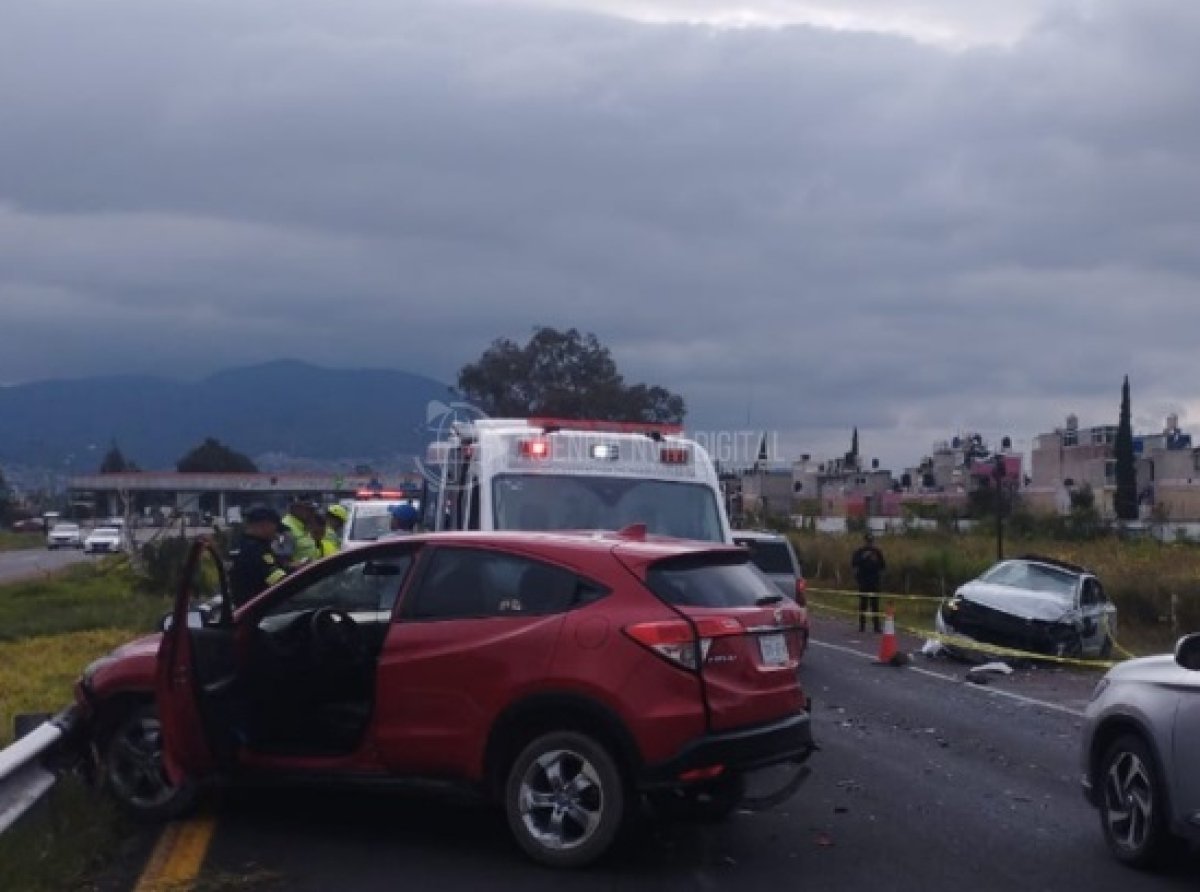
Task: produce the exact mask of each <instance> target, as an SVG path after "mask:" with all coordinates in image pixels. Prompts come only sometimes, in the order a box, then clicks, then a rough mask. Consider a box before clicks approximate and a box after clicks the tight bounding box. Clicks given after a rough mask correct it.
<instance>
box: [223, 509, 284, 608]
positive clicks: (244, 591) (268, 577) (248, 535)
mask: <svg viewBox="0 0 1200 892" xmlns="http://www.w3.org/2000/svg"><path fill="white" fill-rule="evenodd" d="M242 524H243V526H242V539H241V542H240V543H239V547H238V550H237V553H236V554H235V555H234V558H233V565H232V567H231V568H230V570H229V598H230V600H232V601H233V606H234V607H241V606H242V605H243V604H245V603H246V602H247V601H249V600H251V599H253V598H254V597H255V596H256V595H258V593H259V592H261V591H263V590H264V589H267V588H270V587H271V586H273V585H275V583H277V582H279V581H280V580H281V579H283V577H285V576H287V570H286V569H285V568H284V566H283V564H282V563H280V560H279V558H277V557H276V556H275V552H274V551H273V550H272V549H271V544H272V542H274V541H275V537H276V536H277V535H279V532H280V530H281V529H282V523H281V521H280V519H279V512H278V511H276V510H275V509H273V508H267V507H264V506H257V507H254V508H250V509H248V510H246V511H244V512H243V513H242Z"/></svg>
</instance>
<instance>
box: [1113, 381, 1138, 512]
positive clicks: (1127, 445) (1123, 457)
mask: <svg viewBox="0 0 1200 892" xmlns="http://www.w3.org/2000/svg"><path fill="white" fill-rule="evenodd" d="M1113 455H1114V458H1116V460H1117V472H1116V477H1117V491H1116V492H1115V493H1114V494H1113V510H1114V511H1116V514H1117V517H1118V518H1120V519H1121V520H1137V516H1138V493H1137V468H1136V466H1135V464H1134V458H1133V425H1132V422H1131V421H1130V417H1129V376H1128V375H1126V376H1125V383H1124V384H1122V385H1121V417H1120V420H1119V421H1118V422H1117V442H1116V443H1115V444H1114V446H1113Z"/></svg>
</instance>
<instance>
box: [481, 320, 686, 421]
mask: <svg viewBox="0 0 1200 892" xmlns="http://www.w3.org/2000/svg"><path fill="white" fill-rule="evenodd" d="M458 387H459V390H460V391H461V392H462V395H463V397H464V398H466V399H467V400H469V401H471V402H472V403H474V404H475V405H476V406H478V407H479V408H480V409H482V410H483V411H485V412H487V413H488V414H490V415H494V416H516V417H525V416H539V415H540V416H549V417H555V418H595V419H599V420H603V421H649V422H674V423H681V422H682V421H683V417H684V414H685V412H686V407H685V406H684V401H683V397H682V396H680V395H679V394H676V393H671V392H670V391H669V390H667V389H666V388H664V387H659V386H657V385H648V384H626V383H625V379H624V377H622V375H621V373H620V372H619V371H618V370H617V364H616V362H614V361H613V358H612V354H611V353H610V352H609V350H608V348H607V347H605V346H604V345H603V344H601V343H600V341H599V339H597V337H596V336H595V335H594V334H590V333H589V334H581V333H580V332H579V331H578V330H576V329H574V328H571V329H568V330H566V331H558V330H557V329H553V328H547V327H539V328H536V329H534V332H533V336H532V337H530V339H529V341H528V343H526V344H524V345H521V344H517V343H515V342H514V341H511V340H509V339H507V338H499V339H497V340H495V341H493V342H492V345H491V346H490V347H488V349H487V350H485V351H484V352H483V355H481V356H480V357H479V359H477V360H476V361H475V362H473V363H469V364H467V365H465V366H463V368H462V370H461V371H459V373H458Z"/></svg>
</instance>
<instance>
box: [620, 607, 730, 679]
mask: <svg viewBox="0 0 1200 892" xmlns="http://www.w3.org/2000/svg"><path fill="white" fill-rule="evenodd" d="M695 627H696V631H697V632H699V643H700V661H701V662H703V661H704V659H705V658H706V657H707V656H708V651H709V649H710V648H711V647H712V643H713V639H714V638H725V637H728V636H731V635H741V634H742V633H743V632H744V631H745V630H744V629H743V627H742V624H741V623H740V622H739V621H738V620H736V619H735V618H733V617H732V616H704V617H697V618H696V620H695ZM625 634H626V635H628V636H629V637H630V638H632V639H633V640H634V641H636V642H637V643H638V644H640V645H642V646H643V647H648V648H650V650H652V651H654V652H655V653H656V654H658V655H659V656H660V657H663V658H665V659H667V660H670V661H671V662H672V663H674V664H675V665H676V666H681V667H683V668H684V669H687V670H689V671H691V672H695V671H696V670H697V669H698V668H699V666H698V665H697V663H696V638H697V636H696V635H695V634H693V632H692V623H689V622H687V621H686V620H682V619H668V620H660V621H657V622H649V623H637V624H635V625H632V626H627V627H626V628H625Z"/></svg>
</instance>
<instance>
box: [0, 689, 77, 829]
mask: <svg viewBox="0 0 1200 892" xmlns="http://www.w3.org/2000/svg"><path fill="white" fill-rule="evenodd" d="M77 721H78V716H77V714H76V712H75V710H74V709H72V708H69V709H65V710H63V711H62V712H60V713H59V714H58V715H56V716H54V717H53V718H52V719H49V720H47V721H44V722H42V723H41V724H40V725H38V726H37V727H36V728H34V729H33V730H32V731H30V732H29V733H28V734H26V735H25V736H23V737H20V738H19V739H17V740H16V742H14V743H12V744H10V745H9V746H7V747H5V748H4V749H3V750H0V833H4V832H5V831H6V830H8V828H9V827H11V826H12V825H13V824H15V823H16V822H17V821H18V820H19V819H20V818H21V816H22V815H24V814H25V813H26V812H27V811H29V809H31V808H33V806H35V805H36V804H37V803H38V802H39V801H40V800H41V798H42V797H43V796H44V795H45V794H46V793H47V792H48V791H49V790H50V788H51V787H53V786H54V783H55V781H57V780H58V771H57V770H56V767H55V764H54V762H55V758H54V757H55V756H56V755H57V754H58V753H59V751H60V750H61V748H62V746H63V744H64V742H65V741H66V740H67V738H68V736H69V735H70V733H71V731H72V730H74V728H75V725H76V722H77Z"/></svg>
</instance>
